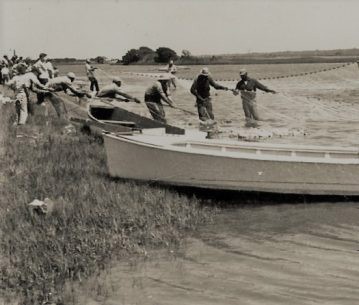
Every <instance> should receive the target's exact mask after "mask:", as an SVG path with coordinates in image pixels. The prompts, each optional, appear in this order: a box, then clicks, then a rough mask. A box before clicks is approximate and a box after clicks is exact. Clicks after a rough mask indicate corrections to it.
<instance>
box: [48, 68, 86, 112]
mask: <svg viewBox="0 0 359 305" xmlns="http://www.w3.org/2000/svg"><path fill="white" fill-rule="evenodd" d="M75 78H76V76H75V74H74V73H73V72H69V73H67V75H66V76H58V77H55V78H52V79H50V80H49V82H48V83H47V88H49V89H50V90H51V91H52V92H54V93H51V92H50V93H48V94H46V96H45V97H46V99H47V100H49V101H50V103H51V104H52V106H53V107H54V108H55V111H56V113H57V115H58V117H66V115H65V113H66V107H65V104H64V101H63V100H62V98H61V97H60V96H58V95H57V94H56V92H60V91H64V92H65V93H66V94H68V91H70V92H71V93H72V94H73V95H76V96H77V97H84V96H87V97H89V98H90V97H91V95H90V94H89V93H86V92H82V91H79V90H77V89H75V88H74V87H73V86H72V83H73V81H74V80H75Z"/></svg>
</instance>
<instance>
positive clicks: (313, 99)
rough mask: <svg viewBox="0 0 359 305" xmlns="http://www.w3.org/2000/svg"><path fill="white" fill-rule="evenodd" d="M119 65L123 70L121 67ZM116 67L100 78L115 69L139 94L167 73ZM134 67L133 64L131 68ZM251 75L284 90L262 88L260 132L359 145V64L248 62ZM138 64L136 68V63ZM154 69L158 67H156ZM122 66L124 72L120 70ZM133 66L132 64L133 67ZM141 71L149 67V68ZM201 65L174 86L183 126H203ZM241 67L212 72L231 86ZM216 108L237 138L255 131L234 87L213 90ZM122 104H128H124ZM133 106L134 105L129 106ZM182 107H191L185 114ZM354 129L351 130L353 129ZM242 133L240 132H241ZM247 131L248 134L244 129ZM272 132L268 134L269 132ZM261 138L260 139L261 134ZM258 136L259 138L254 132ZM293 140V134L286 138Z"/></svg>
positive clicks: (175, 113) (176, 116) (173, 113)
mask: <svg viewBox="0 0 359 305" xmlns="http://www.w3.org/2000/svg"><path fill="white" fill-rule="evenodd" d="M116 68H117V69H116ZM116 68H115V67H113V68H112V70H111V69H110V71H99V75H100V74H101V75H100V77H99V78H100V81H101V80H102V81H103V82H105V81H106V78H107V81H108V79H109V78H111V77H112V76H113V75H114V74H115V75H120V76H121V78H122V79H123V80H124V87H126V89H127V90H129V93H133V94H135V95H137V96H143V93H144V91H145V89H146V88H147V86H149V85H150V84H151V83H152V82H154V81H155V80H156V78H157V77H158V76H159V75H160V74H161V72H159V71H158V70H157V69H155V68H153V67H146V68H144V67H136V69H138V71H125V70H124V69H126V68H123V67H121V68H118V67H116ZM131 68H132V67H131ZM246 68H247V71H248V73H249V74H250V76H252V77H254V78H256V79H258V80H259V81H260V82H261V83H263V84H264V85H266V86H267V87H269V88H271V89H274V90H275V91H277V92H278V94H270V93H263V92H261V91H258V92H257V107H258V110H259V113H260V116H261V117H262V119H263V121H261V122H260V123H259V126H255V129H256V132H257V135H261V136H258V137H261V138H273V137H277V138H281V137H283V138H285V137H286V136H293V138H294V136H296V137H295V138H296V139H293V142H296V141H297V140H298V137H297V136H298V135H303V137H300V139H299V141H300V142H305V143H307V142H310V143H313V144H318V143H322V142H321V141H323V140H324V141H326V142H328V141H329V140H334V141H335V142H336V144H338V143H339V144H340V143H342V144H343V145H344V144H356V143H357V140H356V139H357V138H359V137H358V136H359V134H358V133H357V132H356V130H359V104H358V103H357V100H358V97H359V71H358V67H357V64H356V63H345V64H338V63H337V64H294V65H253V66H247V67H246ZM132 69H133V68H132ZM151 69H152V71H151ZM119 70H120V71H119ZM127 70H129V69H127ZM141 70H145V71H146V72H143V71H141ZM197 70H198V67H195V68H192V67H191V69H188V70H185V71H181V70H179V72H178V73H177V79H176V84H177V88H176V89H175V90H174V89H173V88H172V89H171V90H172V95H173V98H174V100H175V102H176V105H177V106H178V108H179V109H177V110H175V109H173V110H168V108H166V118H167V119H168V121H170V122H173V123H176V124H177V125H180V126H182V127H186V128H188V127H190V126H198V125H199V121H198V117H197V116H196V115H190V114H189V112H194V113H196V111H197V110H196V107H195V98H194V96H193V95H191V94H190V93H189V90H190V87H191V85H192V82H193V78H194V77H195V76H196V75H197V74H198V71H197ZM238 70H239V67H237V68H235V69H233V68H232V67H228V68H227V67H226V66H218V67H216V66H213V67H211V72H212V75H213V77H214V78H215V79H216V81H217V82H218V83H219V84H222V85H224V86H227V87H229V88H231V89H234V88H235V85H236V83H237V82H238ZM211 92H212V96H213V108H214V113H215V118H216V120H217V122H218V127H219V129H220V130H221V131H222V132H223V133H224V134H226V135H229V136H231V137H233V136H235V135H236V134H237V135H238V137H239V138H242V135H243V133H245V132H247V133H248V134H249V133H251V134H253V130H247V131H246V129H243V127H246V120H245V117H244V113H243V109H242V101H241V97H240V95H238V96H234V95H233V94H232V92H230V91H220V90H217V91H216V90H214V89H211ZM121 106H124V105H122V104H121ZM125 107H129V108H130V109H129V110H132V109H133V107H134V106H133V105H125ZM136 107H137V109H136V110H138V111H139V112H140V114H143V115H146V116H148V111H147V109H146V108H145V106H144V105H142V107H141V105H140V106H138V105H137V106H136ZM180 109H184V110H187V111H188V112H187V113H185V112H183V111H181V110H180ZM348 131H349V133H348ZM236 132H237V133H236ZM241 133H242V134H241ZM266 134H267V135H268V136H265V135H266ZM258 137H257V138H258ZM252 138H256V136H253V137H252ZM285 141H287V139H285Z"/></svg>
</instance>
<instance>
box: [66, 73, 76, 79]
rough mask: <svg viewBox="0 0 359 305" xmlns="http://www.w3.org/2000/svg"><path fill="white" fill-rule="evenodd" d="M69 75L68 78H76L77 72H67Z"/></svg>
mask: <svg viewBox="0 0 359 305" xmlns="http://www.w3.org/2000/svg"><path fill="white" fill-rule="evenodd" d="M67 77H68V78H73V79H75V78H76V76H75V73H73V72H69V73H67Z"/></svg>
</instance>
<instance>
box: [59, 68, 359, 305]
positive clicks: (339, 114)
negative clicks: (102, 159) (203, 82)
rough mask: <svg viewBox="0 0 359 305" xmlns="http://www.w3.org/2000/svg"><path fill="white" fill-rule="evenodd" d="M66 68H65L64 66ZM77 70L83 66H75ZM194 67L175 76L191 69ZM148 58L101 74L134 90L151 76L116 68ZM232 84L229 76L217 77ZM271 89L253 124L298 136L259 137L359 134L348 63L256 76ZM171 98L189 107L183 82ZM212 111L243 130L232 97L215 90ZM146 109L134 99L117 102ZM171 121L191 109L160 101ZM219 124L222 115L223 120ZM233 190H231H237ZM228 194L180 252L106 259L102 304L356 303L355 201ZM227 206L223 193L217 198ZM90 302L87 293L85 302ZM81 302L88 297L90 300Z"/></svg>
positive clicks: (358, 242) (192, 122) (354, 77)
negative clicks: (110, 264)
mask: <svg viewBox="0 0 359 305" xmlns="http://www.w3.org/2000/svg"><path fill="white" fill-rule="evenodd" d="M331 66H335V64H331V65H329V64H328V65H254V66H247V70H248V71H249V73H251V74H253V75H254V76H255V77H269V76H278V75H288V74H294V73H302V72H308V71H315V70H318V69H322V68H323V67H331ZM66 69H69V67H66ZM71 69H78V71H76V72H77V73H78V74H79V75H81V74H82V75H83V72H82V67H71ZM199 69H200V67H198V66H195V67H190V69H188V70H183V71H180V72H179V76H184V77H193V76H194V75H196V73H197V72H198V70H199ZM210 69H211V71H212V73H213V75H214V78H216V79H233V78H235V77H237V71H238V69H239V67H238V66H213V67H210ZM156 70H157V68H156V67H143V66H140V67H139V66H137V67H121V66H108V67H106V73H107V75H105V74H102V75H100V74H101V73H99V77H100V78H101V81H102V83H105V82H108V81H109V80H108V77H107V76H108V75H114V74H116V75H121V76H122V78H123V79H124V82H125V85H124V89H126V90H127V91H128V92H130V93H132V94H134V95H136V96H138V97H142V96H143V92H144V90H145V88H146V86H148V85H149V84H151V82H152V80H151V79H149V78H146V77H137V76H133V75H132V76H131V75H128V74H121V73H120V72H121V71H136V72H152V73H153V72H156ZM224 83H225V84H227V85H229V86H231V87H232V86H234V82H224ZM263 83H265V84H266V85H267V86H269V87H270V88H273V89H275V90H277V91H279V92H280V93H279V94H277V95H271V94H258V103H259V105H260V112H261V114H262V116H263V117H264V118H265V119H266V120H267V121H265V122H263V123H262V125H261V127H260V128H262V129H266V130H273V129H275V128H288V129H290V128H295V129H300V130H305V134H306V135H305V136H304V135H299V136H287V137H281V138H280V137H273V138H270V139H267V140H266V141H272V142H285V143H311V144H323V145H339V146H356V145H358V143H359V104H358V98H359V71H358V68H357V67H356V66H354V65H352V66H349V67H346V68H344V69H339V70H334V71H330V72H326V73H319V74H311V75H309V76H306V77H300V78H288V79H279V80H267V81H263ZM179 84H180V86H179V88H178V89H177V90H176V91H174V92H173V97H174V99H175V100H176V102H177V104H178V105H179V106H181V107H183V108H186V109H188V110H195V109H194V106H193V105H194V99H193V97H192V96H191V95H190V94H189V93H188V87H189V84H190V82H185V81H182V82H180V83H179ZM214 97H215V100H214V111H215V115H216V119H217V120H218V122H219V125H220V127H221V124H222V125H223V126H224V125H225V124H226V127H225V128H224V127H223V129H228V128H229V129H232V132H235V131H236V130H239V129H243V128H244V127H243V126H244V120H243V110H242V108H241V102H240V99H239V97H234V96H233V95H232V94H230V93H228V92H218V95H217V96H214ZM124 106H125V107H127V108H130V109H132V110H135V111H137V112H139V113H142V114H147V110H146V108H145V107H144V106H143V105H134V104H133V105H132V104H131V105H130V104H126V105H124ZM167 117H168V119H169V121H170V122H172V123H175V124H179V125H182V126H186V127H187V128H191V127H196V126H197V125H198V121H197V118H196V117H191V116H188V114H184V113H182V112H179V111H176V110H169V109H167ZM224 123H225V124H224ZM238 196H240V195H238ZM245 201H246V199H245V198H232V199H231V206H232V208H228V207H223V208H221V209H220V213H219V215H218V216H217V217H216V218H215V220H214V223H212V224H210V225H208V226H206V227H202V228H200V230H199V232H198V233H196V236H194V237H192V238H189V239H188V240H187V241H186V244H185V245H184V247H183V248H182V249H180V251H179V253H177V252H176V253H173V254H171V253H162V254H151V255H150V257H149V258H148V259H146V260H143V261H136V262H126V263H123V264H118V265H116V266H114V268H113V269H112V270H111V273H110V275H109V276H108V280H109V282H110V286H111V291H110V295H109V297H108V298H107V299H106V300H105V301H103V300H102V304H153V305H155V304H163V305H165V304H166V305H168V304H176V305H177V304H186V305H187V304H196V305H198V304H206V305H207V304H255V305H257V304H266V305H268V304H273V305H274V304H276V305H277V304H283V305H287V304H298V305H303V304H333V305H338V304H340V305H342V304H353V305H356V304H359V203H356V202H325V201H324V202H315V203H300V202H299V203H298V202H297V203H289V202H287V203H286V202H284V203H283V202H281V204H278V203H277V202H275V200H274V202H273V201H270V202H267V201H266V199H263V198H262V199H261V198H258V199H257V200H255V202H253V203H252V204H250V203H247V204H243V202H245ZM219 203H220V204H222V206H226V205H227V206H228V201H227V200H222V201H221V200H219ZM91 302H92V303H93V304H97V303H96V301H94V300H92V301H91ZM91 302H90V301H88V303H91Z"/></svg>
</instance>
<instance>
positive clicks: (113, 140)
mask: <svg viewBox="0 0 359 305" xmlns="http://www.w3.org/2000/svg"><path fill="white" fill-rule="evenodd" d="M104 140H105V147H106V153H107V162H108V169H109V173H110V175H111V176H113V177H120V178H126V179H135V180H144V181H156V182H159V183H165V184H170V185H178V186H191V187H199V188H210V189H223V190H238V191H259V192H271V193H289V194H308V195H348V196H349V195H350V196H357V195H359V179H358V178H359V164H350V163H348V164H345V163H335V162H332V163H323V162H303V161H288V160H287V161H281V160H265V159H253V158H241V157H233V156H218V155H211V154H206V153H199V152H195V153H194V152H189V151H185V150H182V151H181V150H175V149H167V148H165V147H161V146H157V145H148V144H144V143H140V142H137V141H136V140H135V139H134V140H132V139H129V138H125V137H123V138H121V137H115V136H111V135H109V136H105V138H104Z"/></svg>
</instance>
